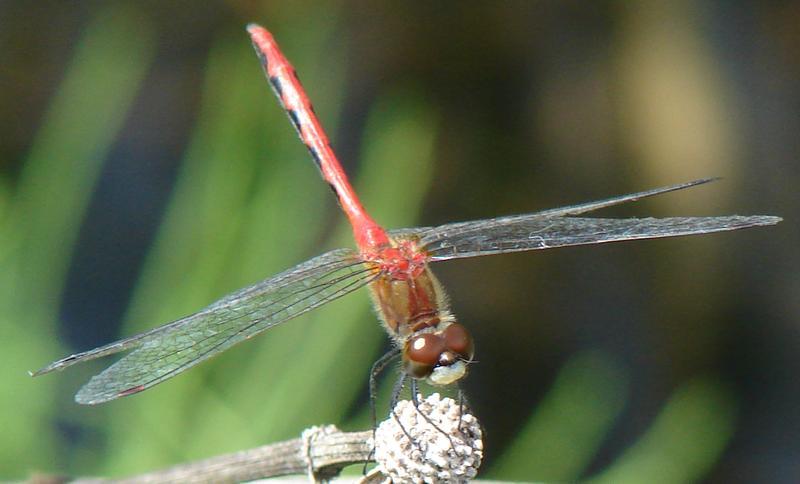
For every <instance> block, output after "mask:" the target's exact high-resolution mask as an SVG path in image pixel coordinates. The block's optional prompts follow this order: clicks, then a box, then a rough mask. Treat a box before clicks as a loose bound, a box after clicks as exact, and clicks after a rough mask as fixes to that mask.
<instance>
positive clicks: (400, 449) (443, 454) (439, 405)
mask: <svg viewBox="0 0 800 484" xmlns="http://www.w3.org/2000/svg"><path fill="white" fill-rule="evenodd" d="M394 411H395V413H396V414H397V419H395V418H394V417H393V416H390V418H388V419H387V420H384V421H383V422H381V424H380V425H379V426H378V429H377V431H376V433H375V460H376V462H377V463H378V469H380V470H381V471H382V472H383V473H384V474H385V475H387V476H388V477H390V478H391V479H392V481H393V482H414V483H423V482H424V483H439V482H441V483H462V482H467V481H469V479H472V478H473V477H475V475H476V474H477V473H478V467H479V466H480V465H481V459H482V458H483V441H482V440H481V437H482V433H481V427H480V424H479V423H478V420H477V419H476V418H475V416H474V415H472V414H469V413H466V408H465V407H462V406H461V405H459V404H458V402H456V401H454V400H453V399H452V398H441V397H440V396H439V394H438V393H434V394H432V395H430V396H429V397H428V398H426V399H424V400H420V404H419V409H417V408H415V407H414V403H413V402H411V401H408V400H402V401H400V402H398V404H397V406H396V407H395V408H394ZM462 411H464V413H463V414H462ZM420 412H422V413H424V414H425V416H426V417H427V419H426V418H425V417H423V416H422V415H421V414H420ZM431 422H433V423H434V424H435V425H436V427H438V429H437V428H436V427H434V426H433V425H431ZM409 436H410V437H411V439H409Z"/></svg>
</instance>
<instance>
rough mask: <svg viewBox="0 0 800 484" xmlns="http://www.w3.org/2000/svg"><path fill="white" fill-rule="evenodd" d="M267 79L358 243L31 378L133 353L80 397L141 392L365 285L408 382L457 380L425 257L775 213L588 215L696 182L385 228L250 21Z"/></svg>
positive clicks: (658, 232) (441, 301) (455, 328)
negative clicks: (507, 213) (530, 209)
mask: <svg viewBox="0 0 800 484" xmlns="http://www.w3.org/2000/svg"><path fill="white" fill-rule="evenodd" d="M247 31H248V33H249V34H250V38H251V41H252V43H253V47H254V48H255V51H256V54H257V55H258V57H259V59H260V61H261V66H262V68H263V71H264V73H265V75H266V77H267V80H268V82H269V85H270V86H271V88H272V90H273V91H274V93H275V95H276V96H277V97H278V100H279V101H280V104H281V106H282V107H283V109H284V110H285V111H286V113H287V114H288V116H289V119H290V121H291V123H292V125H293V126H294V128H295V130H296V131H297V134H298V135H299V137H300V140H301V141H302V142H303V143H304V144H305V146H306V147H307V148H308V151H309V153H310V154H311V158H312V159H313V161H314V164H315V165H316V167H317V168H318V170H319V172H320V173H321V175H322V177H323V179H324V180H325V181H326V182H327V183H328V184H329V185H330V187H331V188H332V190H333V192H334V194H335V195H336V198H337V199H338V202H339V205H340V206H341V208H342V210H343V212H344V213H345V215H346V216H347V218H348V220H349V222H350V225H351V226H352V231H353V235H354V238H355V243H356V249H337V250H333V251H330V252H327V253H325V254H323V255H320V256H318V257H315V258H313V259H310V260H308V261H306V262H303V263H301V264H299V265H297V266H295V267H293V268H291V269H288V270H286V271H284V272H282V273H280V274H278V275H276V276H273V277H271V278H268V279H266V280H264V281H262V282H259V283H257V284H254V285H252V286H249V287H246V288H244V289H241V290H239V291H237V292H234V293H233V294H230V295H228V296H226V297H224V298H222V299H220V300H219V301H216V302H214V303H213V304H211V305H210V306H208V307H206V308H205V309H202V310H200V311H198V312H196V313H194V314H191V315H189V316H186V317H184V318H181V319H178V320H176V321H174V322H171V323H169V324H166V325H163V326H160V327H157V328H155V329H151V330H149V331H146V332H144V333H141V334H137V335H135V336H131V337H128V338H125V339H122V340H119V341H115V342H112V343H109V344H107V345H105V346H100V347H98V348H95V349H91V350H88V351H84V352H81V353H77V354H73V355H70V356H67V357H65V358H63V359H60V360H58V361H55V362H53V363H51V364H49V365H47V366H45V367H44V368H42V369H40V370H38V371H36V372H33V373H31V374H32V375H33V376H38V375H42V374H46V373H50V372H53V371H58V370H63V369H65V368H67V367H69V366H72V365H74V364H77V363H82V362H85V361H89V360H93V359H95V358H100V357H104V356H108V355H112V354H115V353H119V352H123V351H129V353H127V354H126V355H125V356H123V357H122V358H121V359H119V360H118V361H116V362H115V363H113V364H112V365H110V366H109V367H108V368H106V369H105V370H104V371H102V372H101V373H99V374H98V375H96V376H94V377H92V378H91V379H90V381H89V382H88V383H86V384H85V385H84V386H83V387H82V388H81V389H80V390H79V391H78V393H77V394H76V396H75V400H76V402H78V403H80V404H87V405H94V404H99V403H103V402H108V401H110V400H114V399H117V398H120V397H124V396H128V395H132V394H135V393H139V392H141V391H143V390H146V389H148V388H151V387H153V386H155V385H157V384H159V383H161V382H164V381H166V380H168V379H170V378H172V377H174V376H176V375H178V374H180V373H183V372H184V371H186V370H188V369H189V368H191V367H193V366H195V365H197V364H198V363H201V362H202V361H205V360H207V359H209V358H211V357H213V356H215V355H217V354H219V353H221V352H223V351H225V350H227V349H228V348H230V347H232V346H234V345H236V344H238V343H240V342H242V341H245V340H247V339H249V338H252V337H253V336H256V335H258V334H261V333H263V332H264V331H266V330H268V329H270V328H273V327H275V326H277V325H278V324H280V323H283V322H285V321H288V320H290V319H293V318H295V317H297V316H300V315H301V314H304V313H306V312H308V311H311V310H312V309H315V308H318V307H320V306H322V305H324V304H326V303H328V302H330V301H333V300H335V299H338V298H340V297H342V296H344V295H346V294H349V293H352V292H353V291H356V290H357V289H359V288H362V287H365V286H366V287H368V288H369V292H370V295H371V298H372V300H373V303H374V306H375V308H376V310H377V313H378V315H379V317H380V319H381V320H382V322H383V326H384V327H385V329H386V331H387V332H388V334H389V336H390V337H391V339H392V340H393V342H394V348H395V351H396V353H397V354H398V355H399V356H400V357H401V358H402V369H403V370H402V371H403V376H404V377H405V378H408V377H410V378H411V379H412V381H413V382H416V381H427V382H428V383H430V384H432V385H435V386H446V385H450V384H453V383H457V382H459V381H460V380H461V379H462V378H464V377H465V376H466V374H467V369H468V366H469V365H470V363H472V362H473V361H474V351H475V345H474V341H473V338H472V336H471V335H470V332H469V331H468V329H467V328H466V327H465V326H463V325H462V324H461V323H459V322H458V320H457V318H456V317H455V316H454V314H453V313H452V311H451V310H450V307H449V305H448V301H447V297H446V295H445V292H444V289H443V288H442V285H441V284H440V282H439V281H438V280H437V278H436V277H435V276H434V274H433V272H431V269H430V264H431V263H433V262H439V261H444V260H451V259H460V258H465V257H477V256H484V255H491V254H506V253H512V252H522V251H529V250H544V249H554V248H557V247H567V246H577V245H587V244H601V243H607V242H621V241H627V240H638V239H657V238H664V237H678V236H685V235H698V234H707V233H712V232H722V231H729V230H738V229H745V228H750V227H758V226H767V225H774V224H776V223H778V222H780V221H781V218H779V217H775V216H766V215H755V216H740V215H730V216H716V217H669V218H650V217H648V218H625V219H614V218H589V217H582V216H580V215H583V214H585V213H588V212H592V211H595V210H598V209H602V208H607V207H611V206H615V205H619V204H623V203H628V202H633V201H636V200H640V199H643V198H647V197H652V196H655V195H661V194H665V193H669V192H675V191H679V190H684V189H686V188H690V187H694V186H697V185H702V184H705V183H708V182H710V181H712V180H713V179H711V178H706V179H700V180H694V181H690V182H687V183H681V184H677V185H672V186H666V187H662V188H656V189H652V190H646V191H641V192H637V193H630V194H627V195H621V196H617V197H613V198H608V199H605V200H600V201H593V202H588V203H581V204H578V205H571V206H567V207H561V208H555V209H550V210H544V211H540V212H536V213H530V214H523V215H511V216H505V217H499V218H492V219H486V220H474V221H469V222H457V223H448V224H445V225H440V226H437V227H418V228H410V229H399V230H390V231H387V230H385V229H384V228H383V227H381V226H380V225H378V223H377V222H375V221H374V220H373V218H372V217H371V216H370V215H369V214H368V213H367V211H366V210H365V209H364V206H363V205H362V203H361V201H360V200H359V199H358V197H357V195H356V193H355V191H354V190H353V187H352V186H351V184H350V182H349V181H348V178H347V175H346V174H345V171H344V169H343V168H342V165H341V164H340V162H339V160H338V159H337V157H336V155H335V154H334V152H333V149H332V147H331V144H330V142H329V140H328V137H327V135H326V134H325V131H324V130H323V129H322V125H321V123H320V121H319V119H318V118H317V116H316V114H315V112H314V109H313V107H312V105H311V102H310V100H309V98H308V96H307V95H306V93H305V91H304V89H303V87H302V85H301V84H300V81H299V79H298V77H297V74H296V72H295V69H294V68H293V67H292V65H291V64H290V63H289V61H288V60H287V59H286V57H285V56H284V55H283V53H282V52H281V50H280V49H279V47H278V45H277V43H276V42H275V39H274V38H273V36H272V34H270V32H269V31H267V30H266V29H265V28H263V27H261V26H259V25H256V24H250V25H248V26H247Z"/></svg>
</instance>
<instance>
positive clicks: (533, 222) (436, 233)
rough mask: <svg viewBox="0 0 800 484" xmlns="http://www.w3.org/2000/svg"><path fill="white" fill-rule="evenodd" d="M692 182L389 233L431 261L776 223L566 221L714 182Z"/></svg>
mask: <svg viewBox="0 0 800 484" xmlns="http://www.w3.org/2000/svg"><path fill="white" fill-rule="evenodd" d="M713 180H714V179H713V178H706V179H702V180H695V181H691V182H687V183H682V184H679V185H671V186H668V187H663V188H656V189H653V190H647V191H643V192H637V193H631V194H628V195H622V196H619V197H614V198H609V199H606V200H600V201H596V202H589V203H582V204H579V205H571V206H568V207H562V208H555V209H550V210H545V211H542V212H537V213H532V214H526V215H512V216H508V217H500V218H494V219H486V220H475V221H471V222H457V223H451V224H446V225H440V226H439V227H422V228H417V229H401V230H396V231H393V232H392V233H391V234H392V235H393V236H395V237H410V236H413V237H415V238H417V239H418V240H419V245H420V247H421V248H423V249H424V250H425V251H426V252H427V253H428V255H429V256H430V257H431V260H432V261H439V260H448V259H456V258H461V257H476V256H480V255H490V254H501V253H506V252H520V251H526V250H540V249H552V248H555V247H566V246H571V245H585V244H600V243H606V242H618V241H623V240H635V239H655V238H663V237H678V236H683V235H696V234H706V233H710V232H721V231H726V230H737V229H743V228H748V227H755V226H761V225H773V224H776V223H778V222H780V221H781V219H780V217H771V216H761V215H756V216H739V215H732V216H726V217H673V218H641V219H637V218H630V219H602V218H578V217H569V216H570V215H577V214H581V213H586V212H589V211H592V210H597V209H600V208H605V207H610V206H613V205H619V204H622V203H627V202H633V201H636V200H640V199H642V198H646V197H652V196H654V195H660V194H663V193H668V192H672V191H676V190H682V189H684V188H689V187H693V186H697V185H701V184H704V183H708V182H710V181H713Z"/></svg>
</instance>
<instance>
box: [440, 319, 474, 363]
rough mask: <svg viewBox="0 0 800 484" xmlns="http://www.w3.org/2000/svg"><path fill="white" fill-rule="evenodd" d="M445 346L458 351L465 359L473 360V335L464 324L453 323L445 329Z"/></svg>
mask: <svg viewBox="0 0 800 484" xmlns="http://www.w3.org/2000/svg"><path fill="white" fill-rule="evenodd" d="M444 341H445V346H446V347H447V349H449V350H450V351H453V352H455V353H458V355H459V356H461V357H462V358H464V359H465V360H471V359H472V355H473V352H474V345H473V343H472V336H470V334H469V331H467V328H465V327H464V326H462V325H460V324H458V323H453V324H451V325H450V326H448V327H447V328H446V329H445V330H444Z"/></svg>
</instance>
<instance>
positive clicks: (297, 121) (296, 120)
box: [286, 109, 305, 142]
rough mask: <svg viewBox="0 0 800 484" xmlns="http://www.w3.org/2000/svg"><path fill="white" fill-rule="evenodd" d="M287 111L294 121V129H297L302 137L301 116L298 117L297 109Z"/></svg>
mask: <svg viewBox="0 0 800 484" xmlns="http://www.w3.org/2000/svg"><path fill="white" fill-rule="evenodd" d="M286 112H287V113H289V119H290V120H291V121H292V124H293V125H294V129H296V130H297V133H298V134H299V135H300V137H301V138H302V136H303V131H302V130H301V129H300V118H298V117H297V111H295V110H294V109H288V110H287V111H286ZM303 142H305V140H303Z"/></svg>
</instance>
